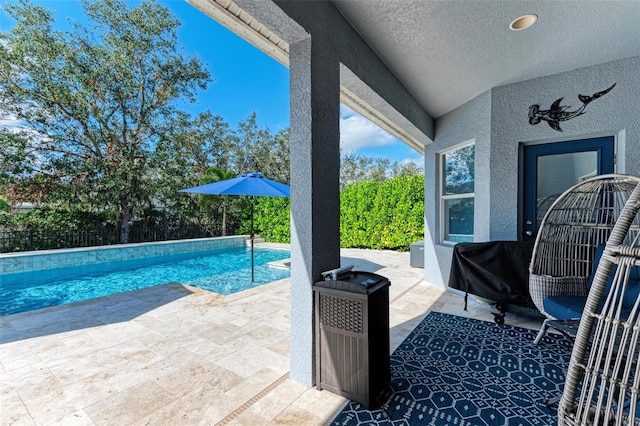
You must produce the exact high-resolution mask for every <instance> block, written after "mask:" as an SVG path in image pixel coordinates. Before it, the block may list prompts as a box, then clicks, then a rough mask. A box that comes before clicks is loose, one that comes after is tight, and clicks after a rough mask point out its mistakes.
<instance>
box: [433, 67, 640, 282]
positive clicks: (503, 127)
mask: <svg viewBox="0 0 640 426" xmlns="http://www.w3.org/2000/svg"><path fill="white" fill-rule="evenodd" d="M613 83H617V84H616V87H615V88H614V89H613V90H612V91H611V92H610V93H608V94H607V95H605V96H603V97H602V98H599V99H597V100H595V101H594V102H593V103H591V104H589V105H588V106H587V109H586V110H585V113H584V114H583V115H582V116H579V117H576V118H574V119H572V120H569V121H565V122H562V123H561V124H560V126H561V128H562V130H563V132H558V131H556V130H553V129H552V128H551V127H549V126H548V125H547V123H545V122H541V123H539V124H537V125H535V126H534V125H531V124H529V121H528V111H529V106H530V105H532V104H539V105H540V107H541V109H548V108H549V107H550V106H551V104H552V103H553V101H555V100H556V99H558V98H561V97H564V101H563V103H562V104H563V105H570V106H571V108H570V110H574V109H576V108H578V107H579V106H580V105H581V102H580V101H579V100H578V94H583V95H589V96H590V95H593V94H594V93H596V92H599V91H601V90H604V89H606V88H607V87H609V86H611V85H612V84H613ZM639 99H640V57H633V58H628V59H623V60H620V61H614V62H609V63H605V64H599V65H594V66H591V67H586V68H581V69H576V70H572V71H569V72H565V73H561V74H555V75H551V76H547V77H541V78H537V79H533V80H528V81H524V82H520V83H515V84H509V85H505V86H501V87H496V88H493V89H491V90H490V91H488V92H485V93H483V94H481V95H479V96H478V97H476V98H474V99H473V100H471V101H469V102H467V103H466V104H465V105H462V106H461V107H459V108H457V109H455V110H454V111H451V112H450V113H448V114H445V115H444V116H442V117H440V118H438V119H437V120H436V126H435V138H434V143H433V144H431V145H429V146H428V147H427V149H426V152H425V185H426V187H425V216H426V224H427V230H426V231H425V234H426V235H425V240H426V242H427V244H425V256H426V258H425V279H426V280H427V281H429V282H432V283H434V284H438V285H441V286H443V287H446V283H447V282H448V279H449V268H450V264H451V253H452V248H451V247H450V246H445V245H442V244H439V242H438V241H439V232H440V229H439V222H438V205H439V204H438V187H437V185H438V170H437V157H438V155H437V154H438V153H441V152H443V151H446V150H448V149H450V148H451V147H454V146H456V145H458V144H460V143H463V142H465V141H468V140H470V139H475V142H476V160H475V173H476V183H475V192H476V201H475V220H474V225H475V241H489V240H517V239H518V237H519V235H518V234H519V227H518V205H519V196H518V185H519V177H520V176H519V167H518V164H519V152H520V149H521V146H522V145H523V144H535V143H550V142H561V141H569V140H576V139H586V138H591V137H597V136H612V135H613V136H615V137H616V149H617V159H618V161H617V164H616V172H619V173H629V174H634V175H640V101H639ZM489 123H490V124H489ZM436 255H437V256H436ZM436 259H437V260H436Z"/></svg>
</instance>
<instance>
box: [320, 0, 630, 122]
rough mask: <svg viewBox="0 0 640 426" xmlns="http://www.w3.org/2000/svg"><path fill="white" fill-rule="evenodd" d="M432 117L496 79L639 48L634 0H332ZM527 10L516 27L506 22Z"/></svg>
mask: <svg viewBox="0 0 640 426" xmlns="http://www.w3.org/2000/svg"><path fill="white" fill-rule="evenodd" d="M333 3H334V4H335V5H336V7H337V8H338V10H339V11H340V12H341V13H342V15H343V16H344V17H345V18H346V19H347V20H348V21H349V22H350V23H351V25H353V27H354V28H355V29H356V31H358V33H360V35H361V36H362V38H363V39H364V40H365V41H366V42H367V43H368V44H369V45H370V46H371V48H372V49H373V50H374V51H375V52H376V53H377V54H378V56H379V57H380V58H381V59H382V61H384V62H385V63H386V64H387V66H388V67H389V68H390V69H391V71H392V72H393V73H394V74H395V75H396V76H397V78H398V79H399V80H400V81H401V82H402V83H403V84H404V85H405V87H407V89H408V90H409V91H410V92H412V93H413V95H414V97H415V98H416V100H417V101H418V102H419V103H420V104H422V105H423V107H424V108H425V110H426V111H427V112H428V113H429V114H430V115H432V116H433V117H439V116H441V115H442V114H444V113H446V112H448V111H450V110H452V109H454V108H456V107H458V106H460V105H462V104H464V103H465V102H467V101H468V100H470V99H473V98H474V97H476V96H477V95H479V94H481V93H482V92H484V91H486V90H488V89H490V88H492V87H496V86H501V85H504V84H509V83H515V82H518V81H522V80H528V79H531V78H536V77H541V76H545V75H550V74H555V73H559V72H563V71H568V70H571V69H575V68H581V67H585V66H589V65H593V64H598V63H603V62H608V61H613V60H616V59H622V58H627V57H631V56H636V55H640V0H627V1H621V0H607V1H600V0H578V1H574V0H543V1H541V0H536V1H531V0H404V1H398V0H384V1H383V0H333ZM528 13H533V14H536V15H538V17H539V18H538V22H537V23H536V24H535V25H534V26H532V27H531V28H528V29H526V30H522V31H511V30H510V29H509V28H508V27H509V24H510V23H511V21H513V20H514V19H515V18H517V17H518V16H521V15H524V14H528Z"/></svg>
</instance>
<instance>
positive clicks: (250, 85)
mask: <svg viewBox="0 0 640 426" xmlns="http://www.w3.org/2000/svg"><path fill="white" fill-rule="evenodd" d="M32 1H33V0H32ZM157 1H158V3H160V4H162V5H164V6H166V7H168V8H169V9H170V10H171V12H172V13H173V14H174V15H175V16H176V17H177V18H178V19H179V20H180V22H181V23H182V25H181V27H180V28H179V29H178V41H179V43H180V44H181V45H182V47H183V48H184V49H185V51H186V52H187V53H189V54H191V55H195V56H197V57H198V58H199V59H200V60H201V61H202V62H203V63H205V64H207V66H208V68H209V71H210V73H211V76H212V78H213V81H212V82H211V83H210V84H209V86H208V88H207V90H205V91H201V92H200V94H199V96H198V101H197V103H196V104H192V105H185V106H184V108H185V109H186V110H188V111H190V112H193V113H197V112H200V111H204V110H206V109H210V110H211V111H212V112H213V113H215V114H218V115H220V116H221V117H223V118H224V120H225V121H226V122H228V123H229V124H230V125H231V126H232V127H235V126H236V125H237V123H238V122H239V121H241V120H243V119H245V118H246V117H247V116H249V114H251V112H253V111H255V112H256V114H257V117H258V123H259V125H260V126H261V127H262V126H267V127H269V129H271V131H272V132H274V133H275V132H277V131H278V130H280V129H282V128H284V127H288V126H289V70H288V69H287V67H285V66H283V65H281V64H280V63H279V62H277V61H275V60H274V59H271V58H270V57H269V56H267V55H266V54H264V53H262V52H261V51H260V50H258V49H256V48H255V47H253V46H252V45H250V44H249V43H247V42H246V41H244V40H243V39H241V38H240V37H238V36H236V35H235V34H234V33H232V32H231V31H229V30H227V29H226V28H224V27H223V26H221V25H220V24H218V23H217V22H215V21H214V20H213V19H211V18H209V17H208V16H206V15H205V14H203V13H202V12H200V11H199V10H198V9H196V8H195V7H193V6H191V5H190V4H188V3H186V1H183V0H157ZM6 3H15V0H9V1H4V0H3V4H6ZM33 3H34V4H38V5H40V6H43V7H46V8H48V9H51V10H54V11H55V19H56V23H57V24H56V25H61V27H57V28H60V29H66V28H68V26H67V22H66V21H67V17H70V18H72V19H74V20H78V21H82V19H83V13H82V4H81V3H80V1H78V0H57V1H56V0H39V1H33ZM12 25H13V20H11V19H10V18H9V17H8V16H7V15H6V14H5V13H4V12H3V11H2V10H1V9H0V31H8V30H9V29H10V28H11V26H12ZM62 26H64V27H62ZM340 116H341V117H340V119H341V123H340V128H341V141H340V145H341V148H342V149H343V151H344V152H355V153H358V154H363V155H367V156H372V157H383V158H388V159H389V160H391V161H398V162H403V161H407V160H410V161H415V162H417V164H419V165H420V166H422V156H421V155H420V154H419V153H417V152H416V151H414V150H412V149H411V148H409V147H408V146H406V145H405V144H404V143H402V142H400V141H399V140H397V139H396V138H394V137H392V136H391V135H389V134H388V133H387V132H385V131H383V130H381V129H380V128H379V127H377V126H376V125H374V124H373V123H371V122H370V121H368V120H366V119H364V118H363V117H361V116H360V115H358V114H356V113H355V112H353V111H352V110H350V109H349V108H347V107H345V106H342V107H341V109H340Z"/></svg>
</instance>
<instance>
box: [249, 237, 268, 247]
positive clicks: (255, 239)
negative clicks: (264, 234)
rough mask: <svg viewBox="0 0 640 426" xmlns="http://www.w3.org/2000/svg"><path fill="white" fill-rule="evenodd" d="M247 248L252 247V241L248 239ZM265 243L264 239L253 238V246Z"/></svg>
mask: <svg viewBox="0 0 640 426" xmlns="http://www.w3.org/2000/svg"><path fill="white" fill-rule="evenodd" d="M246 243H247V247H251V239H249V238H247V241H246ZM261 243H264V238H260V237H253V245H256V244H261Z"/></svg>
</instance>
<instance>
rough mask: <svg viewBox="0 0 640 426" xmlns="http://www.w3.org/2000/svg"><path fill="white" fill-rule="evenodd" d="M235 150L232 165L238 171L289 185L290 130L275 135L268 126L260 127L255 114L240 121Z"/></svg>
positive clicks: (233, 150)
mask: <svg viewBox="0 0 640 426" xmlns="http://www.w3.org/2000/svg"><path fill="white" fill-rule="evenodd" d="M236 134H237V138H236V140H235V144H234V147H233V149H232V152H233V154H232V160H231V161H232V164H231V168H232V169H234V170H236V171H237V172H238V174H243V173H251V172H259V173H262V174H263V175H264V176H265V177H267V178H269V179H273V180H275V181H278V182H282V183H284V184H289V129H288V128H287V129H283V130H281V131H280V132H278V133H277V134H276V135H275V136H273V135H272V134H271V131H270V130H269V129H268V128H262V129H260V128H258V123H257V117H256V113H255V112H254V113H252V114H251V115H249V117H247V118H246V119H245V120H243V121H241V122H240V123H238V130H237V133H236Z"/></svg>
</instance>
